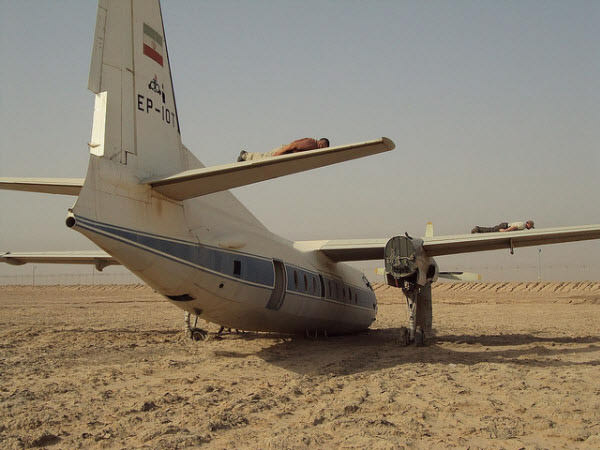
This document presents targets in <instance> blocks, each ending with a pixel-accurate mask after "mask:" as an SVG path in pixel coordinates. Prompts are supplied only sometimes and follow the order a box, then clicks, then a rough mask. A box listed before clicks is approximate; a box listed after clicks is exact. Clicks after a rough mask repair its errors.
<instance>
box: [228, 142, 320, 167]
mask: <svg viewBox="0 0 600 450" xmlns="http://www.w3.org/2000/svg"><path fill="white" fill-rule="evenodd" d="M326 147H329V139H327V138H321V139H319V140H316V139H313V138H303V139H296V140H295V141H293V142H290V143H289V144H287V145H282V146H281V147H279V148H276V149H274V150H272V151H270V152H264V153H261V152H247V151H245V150H242V151H241V152H240V156H238V159H237V160H238V162H239V161H256V160H258V159H265V158H270V157H272V156H279V155H287V154H288V153H296V152H305V151H307V150H316V149H318V148H326Z"/></svg>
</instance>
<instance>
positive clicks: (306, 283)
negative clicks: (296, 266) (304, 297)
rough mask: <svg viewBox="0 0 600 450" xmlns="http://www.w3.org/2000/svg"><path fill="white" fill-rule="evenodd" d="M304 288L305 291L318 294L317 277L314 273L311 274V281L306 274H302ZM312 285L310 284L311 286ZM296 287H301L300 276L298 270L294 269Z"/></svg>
mask: <svg viewBox="0 0 600 450" xmlns="http://www.w3.org/2000/svg"><path fill="white" fill-rule="evenodd" d="M302 281H303V284H302V289H303V290H304V292H312V294H313V295H317V278H316V277H315V276H314V275H311V277H310V282H309V279H308V277H307V276H306V274H302ZM309 285H310V286H309ZM309 287H310V289H309ZM294 288H295V289H297V290H298V289H300V280H299V277H298V272H297V271H295V270H294Z"/></svg>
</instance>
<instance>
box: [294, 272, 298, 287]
mask: <svg viewBox="0 0 600 450" xmlns="http://www.w3.org/2000/svg"><path fill="white" fill-rule="evenodd" d="M294 287H295V288H296V289H298V272H296V271H295V270H294Z"/></svg>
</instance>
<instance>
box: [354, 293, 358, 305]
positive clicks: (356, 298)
mask: <svg viewBox="0 0 600 450" xmlns="http://www.w3.org/2000/svg"><path fill="white" fill-rule="evenodd" d="M354 303H358V296H357V295H356V292H355V293H354Z"/></svg>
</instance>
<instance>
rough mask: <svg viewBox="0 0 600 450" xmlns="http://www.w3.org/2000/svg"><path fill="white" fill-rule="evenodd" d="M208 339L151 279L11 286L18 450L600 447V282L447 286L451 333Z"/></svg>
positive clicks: (4, 402) (385, 305)
mask: <svg viewBox="0 0 600 450" xmlns="http://www.w3.org/2000/svg"><path fill="white" fill-rule="evenodd" d="M376 292H377V295H378V298H379V302H380V306H379V314H378V319H377V321H376V322H375V323H374V325H373V327H372V329H371V330H369V331H368V332H365V333H362V334H359V335H354V336H343V337H342V336H341V337H329V338H319V339H316V340H309V339H305V338H301V337H287V336H280V335H273V334H262V333H246V334H235V333H233V334H226V335H224V336H223V337H222V338H217V337H215V334H214V333H215V332H216V331H217V330H218V327H217V326H216V325H213V324H208V325H207V324H204V325H205V326H206V327H207V328H208V330H209V331H211V332H212V333H211V336H210V338H209V339H208V340H207V341H204V342H193V341H191V340H190V339H188V338H187V337H186V336H185V334H184V332H183V313H182V312H181V311H180V310H179V309H177V308H175V307H174V306H172V305H170V304H169V303H167V302H166V301H165V300H163V299H162V298H161V297H160V296H159V295H158V294H156V293H154V292H153V291H152V290H151V289H149V288H147V287H143V286H95V287H94V286H71V287H59V286H56V287H36V288H31V287H15V286H2V287H0V380H1V383H0V447H1V448H23V447H42V446H47V447H52V448H132V447H146V448H186V447H197V446H206V447H209V448H228V449H231V448H307V447H310V448H403V447H404V448H432V447H434V448H440V447H460V448H467V447H470V448H515V449H516V448H523V447H525V448H600V283H598V282H595V283H592V282H589V283H587V282H584V283H456V284H450V283H448V284H445V283H444V284H438V285H436V286H435V288H434V328H435V330H436V334H435V337H433V338H432V339H430V340H429V342H428V346H427V347H423V348H416V347H412V346H410V347H402V346H400V345H399V342H398V337H399V328H400V327H401V326H403V325H406V323H407V316H406V308H405V305H404V298H403V297H402V294H401V292H398V291H397V290H395V289H393V288H390V287H387V286H381V285H378V286H376Z"/></svg>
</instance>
